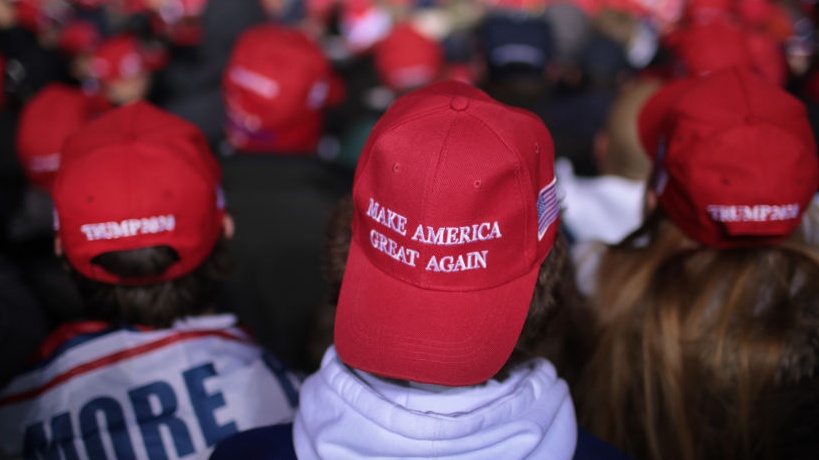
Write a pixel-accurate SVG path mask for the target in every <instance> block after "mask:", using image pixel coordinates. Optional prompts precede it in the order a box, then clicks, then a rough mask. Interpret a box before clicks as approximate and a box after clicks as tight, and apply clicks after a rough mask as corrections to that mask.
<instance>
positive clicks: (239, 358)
mask: <svg viewBox="0 0 819 460" xmlns="http://www.w3.org/2000/svg"><path fill="white" fill-rule="evenodd" d="M36 366H37V367H35V368H33V369H31V370H30V371H28V372H26V373H24V374H23V375H20V376H19V377H17V378H16V379H14V380H13V381H12V382H11V383H10V384H9V385H8V386H7V387H6V388H5V389H4V390H3V392H2V393H0V457H2V454H5V455H21V454H22V455H24V456H25V457H26V458H64V459H66V460H73V459H113V458H116V459H154V458H167V459H175V458H185V459H204V458H207V457H208V455H209V454H210V452H211V450H212V448H213V446H214V445H215V444H216V443H217V442H218V441H220V440H221V439H223V438H225V437H226V436H229V435H231V434H233V433H236V432H238V431H242V430H246V429H249V428H253V427H257V426H262V425H269V424H276V423H287V422H290V421H291V420H292V419H293V414H294V411H295V406H296V404H297V400H298V389H299V381H298V379H297V378H296V377H295V376H294V375H293V374H292V373H290V372H288V371H286V370H285V369H284V368H283V366H281V365H280V364H279V363H278V361H277V360H275V358H273V357H271V356H269V355H268V354H266V353H265V352H264V351H263V350H262V349H261V348H260V347H259V346H258V345H256V344H255V343H254V342H253V341H252V340H251V338H250V337H249V336H248V335H247V334H246V333H245V332H244V331H243V330H242V329H240V328H238V327H237V326H236V318H235V317H233V316H232V315H213V316H202V317H196V318H189V319H186V320H184V321H178V322H177V323H176V324H174V326H173V327H172V328H169V329H148V328H140V327H126V328H113V327H111V326H110V325H108V324H105V323H101V322H81V323H73V324H68V325H66V326H64V327H62V328H60V329H59V330H57V331H56V332H55V333H54V334H53V335H52V336H51V337H50V338H49V339H48V340H47V341H46V342H45V344H44V345H43V351H42V353H41V359H40V361H39V362H38V363H37V364H36Z"/></svg>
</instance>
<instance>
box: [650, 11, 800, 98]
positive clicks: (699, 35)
mask: <svg viewBox="0 0 819 460" xmlns="http://www.w3.org/2000/svg"><path fill="white" fill-rule="evenodd" d="M738 3H746V2H738ZM747 3H750V2H747ZM705 11H707V10H705ZM702 14H704V13H702ZM702 14H701V15H702ZM665 40H666V45H667V46H669V47H670V48H671V50H672V52H673V55H674V57H675V59H676V60H675V61H674V62H675V66H676V68H675V69H674V73H675V74H676V75H677V76H692V75H705V74H707V73H710V72H715V71H719V70H722V69H728V68H731V67H741V68H746V69H750V70H753V71H754V72H756V73H758V74H759V75H760V76H762V77H764V78H766V79H767V80H768V81H770V82H771V83H774V84H776V85H780V86H784V85H785V83H787V78H788V67H787V63H786V61H785V53H784V50H783V48H782V47H781V46H780V44H779V43H777V42H776V40H775V39H774V38H772V37H770V36H769V35H767V34H765V33H763V32H759V31H756V30H754V29H752V28H751V27H750V26H748V25H747V24H745V23H742V22H741V21H739V20H738V19H736V18H734V17H733V16H732V15H731V14H729V13H728V12H722V13H719V14H716V13H714V14H712V15H707V18H705V19H699V20H692V21H689V22H685V23H683V25H682V26H681V27H680V28H679V29H678V30H676V31H674V32H673V33H671V34H669V36H668V37H666V39H665Z"/></svg>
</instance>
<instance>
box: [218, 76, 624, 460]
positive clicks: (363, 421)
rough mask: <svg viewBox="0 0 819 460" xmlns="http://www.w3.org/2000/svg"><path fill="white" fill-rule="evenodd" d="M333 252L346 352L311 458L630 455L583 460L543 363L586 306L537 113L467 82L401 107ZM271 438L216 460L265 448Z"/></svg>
mask: <svg viewBox="0 0 819 460" xmlns="http://www.w3.org/2000/svg"><path fill="white" fill-rule="evenodd" d="M325 248H326V251H327V252H326V253H325V256H326V257H327V260H326V261H325V266H326V267H327V270H326V271H327V277H328V280H329V281H330V284H331V288H332V289H331V290H330V298H331V302H333V304H334V305H333V306H334V307H336V306H337V310H336V311H335V326H334V329H335V331H334V345H332V346H330V347H329V348H328V349H327V351H326V353H325V355H324V358H323V361H322V364H321V368H320V369H319V370H318V371H317V372H316V373H314V374H313V375H312V376H310V377H308V378H307V380H306V381H305V383H304V385H303V386H302V390H301V395H300V406H299V408H298V411H297V414H296V419H295V422H294V424H293V437H292V439H293V443H294V454H295V456H296V457H298V458H299V459H319V458H324V459H327V458H333V459H358V458H452V459H497V458H503V459H524V458H525V459H542V458H548V459H556V460H559V459H570V458H598V459H603V458H620V457H619V456H616V455H614V454H613V453H612V452H611V451H606V450H600V451H599V452H602V454H601V455H599V456H590V457H582V456H577V453H576V448H577V447H578V428H577V425H576V421H575V416H574V408H573V404H572V400H571V397H570V395H569V388H568V386H567V384H566V383H565V382H564V381H563V380H562V379H561V378H559V377H558V375H557V371H556V369H555V366H554V365H553V364H552V362H550V361H548V360H546V359H544V358H542V357H538V356H540V355H541V354H542V353H544V350H548V351H545V354H548V355H551V356H553V357H555V358H558V359H561V358H562V353H561V351H563V352H565V351H568V350H565V349H563V350H561V348H562V346H564V345H565V343H564V342H563V339H564V338H565V337H564V334H566V333H567V332H568V330H567V326H568V324H569V323H570V322H571V321H572V320H571V319H569V318H570V317H571V316H572V314H573V313H572V310H573V309H576V307H578V306H579V305H575V304H574V303H573V302H572V300H573V299H574V296H573V293H574V292H575V291H574V282H573V278H572V277H573V275H572V270H571V268H570V265H569V262H568V258H567V257H568V255H567V248H566V242H565V240H564V239H563V237H562V236H561V235H560V232H559V204H558V201H557V197H556V196H555V175H554V149H553V145H552V139H551V136H550V134H549V131H548V130H547V128H546V127H545V126H544V125H543V122H542V121H540V119H539V118H537V117H536V116H535V115H534V114H532V113H530V112H527V111H524V110H520V109H516V108H512V107H509V106H505V105H502V104H500V103H499V102H497V101H496V100H494V99H492V98H490V97H489V96H488V95H486V93H484V92H482V91H480V90H479V89H477V88H475V87H473V86H470V85H468V84H465V83H460V82H440V83H434V84H431V85H428V86H425V87H423V88H421V89H419V90H417V91H414V92H410V93H408V94H406V95H404V96H401V97H399V98H398V99H397V100H396V101H395V102H394V103H393V104H392V105H391V107H390V108H389V109H388V110H387V112H386V113H385V114H384V116H383V117H382V118H381V119H380V121H379V123H378V124H377V125H376V127H375V129H374V130H373V132H372V134H371V135H370V138H369V141H368V142H367V145H366V147H365V148H364V151H363V152H362V156H361V159H360V160H359V162H358V167H357V169H356V175H355V182H354V185H353V192H352V197H351V198H348V199H347V200H345V201H341V202H340V203H339V207H338V208H337V210H336V213H335V214H334V217H333V220H332V221H331V223H330V226H329V227H328V239H327V242H326V246H325ZM558 350H560V351H558ZM571 351H572V352H576V351H577V350H571ZM557 362H560V361H557ZM260 433H265V431H262V430H257V431H255V432H249V433H246V434H240V435H238V436H237V437H235V438H232V439H230V440H228V441H226V443H225V444H223V445H220V446H218V447H217V450H216V451H215V452H214V456H213V457H212V459H214V460H216V459H222V458H238V457H239V456H237V455H235V454H238V453H239V452H242V453H243V454H244V453H247V452H252V451H253V447H254V446H253V440H254V438H255V440H256V441H255V442H256V443H257V446H258V443H259V442H262V441H261V440H262V439H263V438H262V434H260ZM266 433H267V434H270V435H275V432H274V431H273V429H268V431H267V432H266ZM581 439H582V440H581V443H582V444H584V445H587V444H588V443H587V442H586V441H585V437H583V438H581ZM229 448H232V449H233V450H230V449H229ZM273 448H274V447H273V446H270V447H268V448H266V451H267V453H270V452H271V451H272V449H273ZM264 449H265V448H263V450H264ZM230 453H233V454H234V456H233V457H231V456H230ZM241 458H271V457H270V456H264V455H258V451H257V452H256V453H252V454H251V455H243V456H241ZM277 458H281V457H277ZM285 458H286V457H285Z"/></svg>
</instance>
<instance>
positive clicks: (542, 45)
mask: <svg viewBox="0 0 819 460" xmlns="http://www.w3.org/2000/svg"><path fill="white" fill-rule="evenodd" d="M478 33H479V40H480V46H481V49H482V51H483V57H484V60H485V61H486V67H487V77H488V78H487V79H488V83H489V84H501V85H504V84H509V85H513V86H514V85H534V86H542V85H543V84H545V73H546V68H547V66H548V64H549V62H551V60H552V58H553V54H554V38H553V36H552V30H551V26H550V24H549V23H548V22H547V21H546V19H545V17H543V16H542V15H535V14H530V13H526V12H517V11H504V10H496V11H493V12H491V13H490V14H488V15H487V16H486V18H485V19H484V21H483V23H482V24H480V25H479V29H478Z"/></svg>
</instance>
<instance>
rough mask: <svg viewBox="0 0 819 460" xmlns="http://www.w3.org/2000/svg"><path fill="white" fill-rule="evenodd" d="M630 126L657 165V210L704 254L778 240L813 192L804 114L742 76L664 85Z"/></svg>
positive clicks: (734, 72) (813, 163) (816, 182)
mask: <svg viewBox="0 0 819 460" xmlns="http://www.w3.org/2000/svg"><path fill="white" fill-rule="evenodd" d="M638 124H639V133H640V138H641V140H642V143H643V146H644V147H645V148H646V151H647V152H649V154H650V155H652V157H653V159H654V161H655V176H656V181H657V184H656V191H657V194H658V198H659V203H660V206H661V207H662V208H663V210H664V211H665V212H666V214H667V215H668V216H669V217H670V218H671V219H672V220H673V221H674V222H675V223H676V224H677V226H678V227H680V229H682V230H683V232H685V233H686V234H687V235H689V236H690V237H692V238H694V239H696V240H698V241H700V242H701V243H703V244H705V245H707V246H711V247H716V248H731V247H744V246H755V245H762V244H771V243H775V242H777V241H779V240H781V239H782V238H783V237H785V236H787V235H789V234H790V233H791V232H793V230H794V229H795V228H796V227H797V226H798V225H799V223H800V221H801V216H802V213H803V212H804V210H805V209H806V208H807V206H808V205H809V203H810V201H811V198H812V197H813V195H814V193H815V192H816V190H817V188H819V160H817V156H816V143H815V141H814V138H813V133H812V131H811V128H810V124H809V123H808V119H807V114H806V111H805V107H804V105H803V104H802V103H801V102H800V101H799V100H797V99H796V98H794V97H793V96H791V95H790V94H788V93H786V92H785V91H784V90H782V89H781V88H779V87H777V86H776V85H773V84H771V83H770V82H768V81H766V80H764V79H762V78H761V77H759V76H758V75H757V74H755V73H753V72H751V71H749V70H747V69H736V68H735V69H727V70H723V71H719V72H715V73H713V74H710V75H708V76H704V77H698V78H690V79H686V80H679V81H676V82H674V83H672V84H670V85H667V86H666V87H664V88H663V89H661V90H660V91H658V92H657V93H655V94H654V95H653V96H652V97H651V99H649V101H648V102H647V103H646V105H645V106H644V107H643V109H642V110H641V112H640V115H639V121H638Z"/></svg>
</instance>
